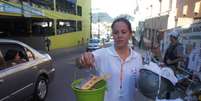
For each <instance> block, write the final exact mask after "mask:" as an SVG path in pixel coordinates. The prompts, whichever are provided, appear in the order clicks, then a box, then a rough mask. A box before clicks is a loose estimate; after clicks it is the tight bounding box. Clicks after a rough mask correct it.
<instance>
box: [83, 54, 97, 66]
mask: <svg viewBox="0 0 201 101" xmlns="http://www.w3.org/2000/svg"><path fill="white" fill-rule="evenodd" d="M79 62H80V64H81V65H82V66H84V67H87V68H91V67H94V63H95V59H94V56H93V54H92V53H91V52H85V53H83V54H81V56H80V58H79Z"/></svg>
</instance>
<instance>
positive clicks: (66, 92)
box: [46, 47, 147, 101]
mask: <svg viewBox="0 0 201 101" xmlns="http://www.w3.org/2000/svg"><path fill="white" fill-rule="evenodd" d="M84 51H85V47H78V48H70V49H57V50H53V51H51V52H50V55H51V56H52V58H53V60H54V64H53V65H54V66H55V67H56V74H55V78H54V80H53V82H52V83H51V84H50V85H49V92H48V95H47V99H46V101H76V99H75V95H74V94H73V92H72V89H71V87H70V85H71V83H72V81H73V80H75V79H76V78H77V79H78V78H81V77H85V76H86V75H88V73H89V71H87V70H80V69H78V68H77V67H76V65H75V59H76V58H77V57H78V56H79V55H80V54H81V53H82V52H84ZM136 96H137V101H147V99H145V98H144V97H143V96H142V95H141V94H139V93H137V95H136Z"/></svg>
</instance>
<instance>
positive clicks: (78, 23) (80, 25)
mask: <svg viewBox="0 0 201 101" xmlns="http://www.w3.org/2000/svg"><path fill="white" fill-rule="evenodd" d="M81 30H82V22H81V21H77V31H81Z"/></svg>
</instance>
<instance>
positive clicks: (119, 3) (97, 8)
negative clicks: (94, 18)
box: [91, 0, 136, 18]
mask: <svg viewBox="0 0 201 101" xmlns="http://www.w3.org/2000/svg"><path fill="white" fill-rule="evenodd" d="M91 2H92V13H95V12H107V13H108V14H109V15H110V16H111V17H113V18H114V17H116V16H118V15H120V14H130V15H131V16H132V15H133V14H134V8H135V4H136V0H91Z"/></svg>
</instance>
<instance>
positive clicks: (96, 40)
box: [89, 39, 100, 43]
mask: <svg viewBox="0 0 201 101" xmlns="http://www.w3.org/2000/svg"><path fill="white" fill-rule="evenodd" d="M99 42H100V41H99V40H98V39H91V40H90V41H89V43H99Z"/></svg>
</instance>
